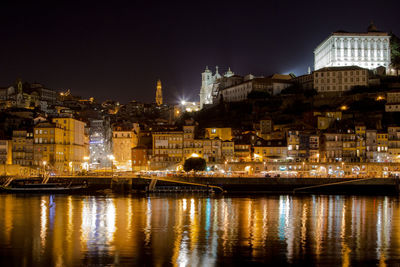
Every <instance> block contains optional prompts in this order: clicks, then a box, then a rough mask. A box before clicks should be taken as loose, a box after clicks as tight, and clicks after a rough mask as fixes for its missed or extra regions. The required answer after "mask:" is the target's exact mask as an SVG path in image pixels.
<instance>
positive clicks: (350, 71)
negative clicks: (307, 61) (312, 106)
mask: <svg viewBox="0 0 400 267" xmlns="http://www.w3.org/2000/svg"><path fill="white" fill-rule="evenodd" d="M313 75H314V87H315V90H317V92H318V93H330V92H332V93H337V92H345V91H348V90H351V89H352V88H353V87H355V86H367V85H368V78H369V72H368V70H367V69H364V68H360V67H357V66H349V67H326V68H321V69H319V70H317V71H314V73H313Z"/></svg>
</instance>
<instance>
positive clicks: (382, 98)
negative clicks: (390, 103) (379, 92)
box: [376, 96, 385, 101]
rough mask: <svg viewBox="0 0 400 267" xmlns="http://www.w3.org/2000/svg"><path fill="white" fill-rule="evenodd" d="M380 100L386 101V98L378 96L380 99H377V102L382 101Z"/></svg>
mask: <svg viewBox="0 0 400 267" xmlns="http://www.w3.org/2000/svg"><path fill="white" fill-rule="evenodd" d="M380 100H385V97H383V96H378V97H377V98H376V101H380Z"/></svg>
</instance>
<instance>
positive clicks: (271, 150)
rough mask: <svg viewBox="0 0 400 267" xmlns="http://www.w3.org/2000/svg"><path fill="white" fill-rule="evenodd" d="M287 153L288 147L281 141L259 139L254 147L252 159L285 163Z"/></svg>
mask: <svg viewBox="0 0 400 267" xmlns="http://www.w3.org/2000/svg"><path fill="white" fill-rule="evenodd" d="M288 152H289V151H288V146H287V144H286V142H284V141H283V140H263V139H259V140H257V142H256V143H255V145H254V159H255V160H256V161H264V162H276V161H286V160H287V157H288Z"/></svg>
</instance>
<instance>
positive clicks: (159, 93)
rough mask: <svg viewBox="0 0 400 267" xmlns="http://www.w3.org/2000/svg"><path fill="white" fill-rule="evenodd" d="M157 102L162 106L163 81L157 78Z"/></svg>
mask: <svg viewBox="0 0 400 267" xmlns="http://www.w3.org/2000/svg"><path fill="white" fill-rule="evenodd" d="M156 104H157V105H158V106H161V105H162V104H163V96H162V87H161V81H160V80H157V88H156Z"/></svg>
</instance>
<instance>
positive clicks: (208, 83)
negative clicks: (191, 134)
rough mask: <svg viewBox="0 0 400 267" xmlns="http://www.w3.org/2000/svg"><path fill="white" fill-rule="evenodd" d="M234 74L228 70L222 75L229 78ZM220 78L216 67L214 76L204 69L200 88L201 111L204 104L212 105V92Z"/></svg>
mask: <svg viewBox="0 0 400 267" xmlns="http://www.w3.org/2000/svg"><path fill="white" fill-rule="evenodd" d="M233 75H234V73H233V72H232V71H231V69H230V68H229V69H228V71H227V72H226V73H225V74H224V77H231V76H233ZM220 78H222V76H221V75H220V74H219V73H218V66H217V67H216V68H215V74H214V75H213V74H212V72H211V71H210V70H209V69H208V67H206V69H205V70H204V72H203V73H202V74H201V88H200V108H201V109H202V108H203V107H204V105H206V104H212V103H213V90H215V87H217V86H218V85H217V81H218V80H219V79H220Z"/></svg>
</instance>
